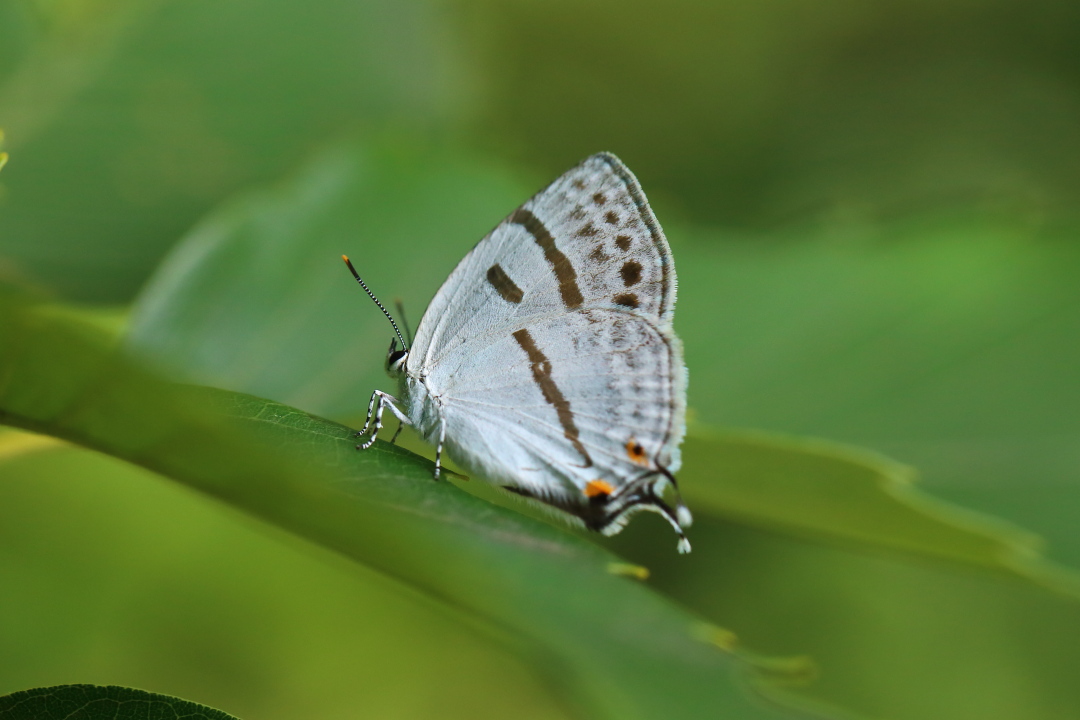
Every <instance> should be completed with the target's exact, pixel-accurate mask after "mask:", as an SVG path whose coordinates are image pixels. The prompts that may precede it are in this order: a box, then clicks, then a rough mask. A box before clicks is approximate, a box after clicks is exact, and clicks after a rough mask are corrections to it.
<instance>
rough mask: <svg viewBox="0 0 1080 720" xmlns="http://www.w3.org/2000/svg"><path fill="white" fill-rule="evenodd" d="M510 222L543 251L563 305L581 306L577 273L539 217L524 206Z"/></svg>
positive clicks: (515, 213) (571, 307)
mask: <svg viewBox="0 0 1080 720" xmlns="http://www.w3.org/2000/svg"><path fill="white" fill-rule="evenodd" d="M510 222H512V223H517V224H518V225H521V226H522V227H524V228H525V229H526V230H528V231H529V233H530V234H531V235H532V236H533V239H534V240H536V244H537V245H539V246H540V248H541V249H542V250H543V251H544V257H545V258H546V259H547V261H548V262H549V263H551V269H552V270H554V271H555V277H556V279H558V281H559V294H560V295H562V301H563V305H566V307H567V308H568V309H570V310H573V309H574V308H578V307H581V303H582V302H584V299H583V298H582V297H581V289H580V288H579V287H578V284H577V273H576V272H574V266H573V265H571V264H570V259H569V258H568V257H566V256H565V255H563V253H562V250H560V249H559V248H557V247H555V238H553V237H551V233H550V232H548V229H547V228H546V227H544V223H542V222H540V218H538V217H536V216H535V215H533V214H532V213H531V212H529V211H528V210H526V209H524V208H518V209H517V210H515V211H514V214H513V215H511V216H510Z"/></svg>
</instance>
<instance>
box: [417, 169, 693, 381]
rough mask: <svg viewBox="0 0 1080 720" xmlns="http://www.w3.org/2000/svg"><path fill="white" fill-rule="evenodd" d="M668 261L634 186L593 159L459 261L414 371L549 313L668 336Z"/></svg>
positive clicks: (432, 309) (621, 172) (421, 340)
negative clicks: (603, 319)
mask: <svg viewBox="0 0 1080 720" xmlns="http://www.w3.org/2000/svg"><path fill="white" fill-rule="evenodd" d="M674 303H675V272H674V266H673V265H672V262H671V251H670V249H669V248H668V245H667V241H666V240H665V239H664V236H663V233H662V232H661V230H660V227H659V225H658V224H657V222H656V219H655V218H654V217H653V214H652V211H651V210H650V209H649V206H648V203H647V202H646V200H645V196H644V194H643V193H642V191H641V188H640V187H639V186H638V184H637V180H635V179H634V176H633V175H632V174H631V173H630V171H629V170H627V169H626V167H625V166H624V165H623V164H622V163H621V162H619V160H618V159H617V158H615V157H614V156H612V155H608V154H605V153H602V154H598V155H594V156H592V157H590V158H588V159H587V160H585V161H584V162H583V163H581V164H580V165H578V166H577V167H576V168H574V169H572V170H570V171H569V172H567V173H566V174H564V175H562V176H561V177H559V178H558V179H557V180H555V182H553V183H552V184H551V185H549V186H548V187H547V188H545V189H544V190H542V191H541V192H539V193H537V194H536V195H535V196H534V197H533V198H531V199H530V200H529V201H528V202H526V203H525V204H524V205H522V206H521V207H520V208H518V209H517V210H515V211H514V212H513V213H511V214H510V216H509V217H507V218H506V219H505V220H504V221H503V222H501V223H500V224H499V225H498V227H496V228H495V229H494V230H493V231H492V232H491V233H490V234H488V236H487V237H485V238H484V239H483V240H481V241H480V243H479V244H477V246H476V247H475V248H473V250H472V251H471V252H470V253H469V254H468V255H466V256H465V258H464V259H463V260H462V261H461V262H460V263H459V264H458V266H457V268H455V270H454V272H453V273H452V274H451V275H450V277H449V278H448V279H447V281H446V282H445V283H444V284H443V287H442V288H441V289H440V290H439V292H438V293H437V294H436V296H435V298H434V299H433V300H432V302H431V305H430V306H429V307H428V310H427V312H426V313H425V314H424V318H423V320H422V321H421V323H420V327H419V328H418V329H417V334H416V340H415V344H414V356H415V357H414V360H413V362H422V363H423V364H424V365H425V366H434V365H437V364H438V363H440V362H441V361H442V359H443V355H444V354H445V353H447V352H448V351H456V350H457V349H458V348H460V347H461V346H462V345H464V344H466V343H468V342H469V341H470V340H472V339H474V338H478V337H481V336H483V335H485V334H487V333H488V332H491V331H493V330H494V329H496V328H499V327H501V326H503V325H505V324H508V323H509V324H513V323H514V322H518V321H520V320H522V319H525V318H529V317H535V316H538V315H543V314H548V313H564V312H567V311H573V310H578V309H583V308H594V307H603V308H615V309H619V310H623V311H627V312H632V313H634V314H639V315H642V316H644V317H649V318H652V319H653V320H655V321H657V322H658V323H659V325H660V326H661V327H664V328H667V327H669V326H670V322H671V314H672V311H673V309H674Z"/></svg>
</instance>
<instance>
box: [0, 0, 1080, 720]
mask: <svg viewBox="0 0 1080 720" xmlns="http://www.w3.org/2000/svg"><path fill="white" fill-rule="evenodd" d="M226 5H227V6H219V5H212V6H211V5H203V4H198V3H196V4H191V3H184V2H177V1H176V0H160V1H159V2H152V3H146V2H131V1H130V0H91V1H89V2H86V1H84V0H75V1H64V0H61V1H60V2H37V1H30V0H28V1H26V2H11V3H0V127H2V128H3V130H5V131H6V135H4V136H3V138H4V140H5V145H4V147H3V148H0V149H3V150H5V151H8V152H9V153H10V155H11V159H10V162H9V163H7V165H6V166H4V167H3V169H2V172H0V283H2V287H3V288H4V289H3V290H2V292H3V293H4V296H3V300H2V302H0V422H2V423H4V424H6V425H10V426H14V427H18V428H23V429H25V430H14V429H5V430H0V576H2V578H3V586H4V591H3V593H0V646H2V647H3V648H4V652H3V653H0V692H14V691H16V690H19V689H21V688H26V687H40V686H50V685H59V684H62V683H68V682H94V683H98V684H99V685H125V686H131V687H153V688H155V689H161V690H164V691H167V692H170V693H174V694H177V695H180V696H184V697H192V698H197V699H199V700H200V701H205V702H208V703H210V704H212V705H215V706H219V707H228V708H230V709H231V710H233V711H235V712H237V713H238V714H239V715H241V716H243V717H252V718H254V717H260V718H292V717H320V718H339V717H340V718H354V717H368V716H370V717H390V716H393V717H402V718H413V717H440V718H444V719H445V720H451V719H453V718H470V719H471V718H476V717H521V718H528V719H529V720H532V719H535V720H551V719H554V718H566V717H582V716H589V717H620V718H622V717H658V718H669V717H680V716H684V717H695V718H696V717H708V716H714V715H723V716H725V717H738V718H755V717H764V716H770V717H772V716H778V715H791V714H793V713H794V714H797V715H799V716H802V715H804V714H806V713H807V712H809V713H811V714H815V715H820V716H828V717H873V718H881V720H907V719H909V718H910V719H912V720H916V719H917V720H922V718H927V717H949V718H957V719H959V720H964V719H966V718H972V719H974V718H978V720H999V719H1000V720H1012V719H1013V718H1023V719H1024V720H1029V719H1034V720H1040V719H1041V718H1047V719H1048V720H1049V719H1051V718H1059V717H1072V716H1074V715H1075V714H1076V708H1077V707H1080V695H1078V691H1077V688H1076V683H1075V677H1074V676H1075V672H1074V668H1075V667H1076V665H1077V661H1078V658H1077V652H1078V651H1077V649H1076V648H1075V647H1074V646H1075V643H1074V642H1072V639H1073V638H1075V637H1076V635H1077V633H1078V632H1080V605H1078V603H1080V588H1078V580H1077V574H1076V568H1078V567H1080V535H1078V534H1077V533H1076V532H1075V526H1076V518H1077V512H1076V508H1078V507H1080V482H1078V479H1080V472H1078V470H1080V458H1078V456H1077V453H1076V447H1080V445H1078V443H1077V441H1078V439H1080V425H1078V418H1080V416H1078V415H1077V413H1076V412H1075V407H1076V406H1077V404H1078V402H1080V383H1078V382H1077V379H1078V375H1077V373H1076V369H1075V358H1076V357H1077V352H1078V350H1080V347H1078V345H1077V343H1078V342H1080V341H1078V340H1077V338H1080V333H1077V328H1078V327H1080V283H1077V282H1076V278H1077V277H1078V275H1080V254H1078V253H1077V250H1076V243H1075V235H1076V230H1077V224H1076V219H1075V208H1074V207H1073V205H1074V203H1073V201H1072V198H1073V197H1074V196H1075V194H1076V193H1075V190H1076V188H1077V187H1080V181H1078V177H1080V176H1078V175H1077V173H1076V167H1077V166H1076V164H1075V162H1072V161H1071V158H1073V157H1074V156H1075V155H1076V152H1075V149H1076V148H1077V146H1078V144H1080V135H1078V134H1077V132H1076V123H1075V122H1074V119H1075V116H1076V107H1077V97H1080V95H1078V94H1077V91H1076V87H1077V86H1078V78H1080V65H1078V64H1077V62H1076V54H1075V53H1070V52H1069V51H1068V50H1067V49H1068V48H1071V47H1073V46H1074V45H1075V44H1076V37H1075V33H1076V30H1075V29H1076V28H1077V27H1080V25H1077V23H1076V22H1074V21H1075V19H1076V17H1075V16H1076V12H1077V11H1076V9H1075V6H1074V5H1071V4H1069V3H1063V2H1058V1H1057V0H1038V2H1035V3H1033V4H1027V5H1025V6H1023V8H1020V7H1019V6H1015V7H1014V6H1012V5H1010V4H1008V3H988V4H983V5H979V6H976V5H975V4H972V3H967V2H945V3H906V4H904V3H900V4H897V3H882V4H876V5H864V6H858V5H854V4H851V3H843V2H833V3H825V4H824V5H817V6H813V7H811V6H806V7H802V6H799V7H796V5H793V4H791V3H783V2H764V3H762V2H756V3H755V2H744V3H738V2H736V3H727V4H723V5H716V6H711V5H707V4H701V3H687V2H681V3H680V2H676V3H674V4H670V5H664V4H655V3H642V2H630V3H629V4H627V3H621V4H616V3H612V2H607V1H605V0H590V2H586V3H559V2H552V3H530V2H501V3H490V2H483V1H480V2H475V1H473V2H467V3H466V2H452V3H449V4H446V3H443V4H432V5H429V4H428V3H425V2H423V1H422V0H417V1H416V2H412V1H411V0H410V1H409V2H389V1H387V0H362V1H361V2H340V1H339V0H325V1H322V2H317V3H315V4H313V5H312V4H308V5H304V6H299V5H295V4H290V3H286V2H281V1H279V0H268V1H267V0H258V1H257V2H256V1H255V0H239V1H238V2H232V3H228V4H226ZM343 138H344V139H345V141H343ZM478 148H483V150H484V154H481V153H478V152H477V149H478ZM597 150H613V151H615V152H617V153H618V154H620V155H621V156H622V157H623V159H624V160H626V161H627V162H628V163H629V165H630V167H632V168H633V169H634V171H635V172H636V173H637V174H638V175H639V177H640V178H641V180H642V182H643V185H644V187H645V189H646V191H647V192H648V193H649V196H650V198H652V200H653V202H654V207H655V208H656V210H657V214H658V216H659V217H660V219H661V221H662V222H663V224H664V227H665V228H666V230H667V232H668V235H669V237H670V239H671V241H672V246H673V249H674V256H675V261H676V264H677V267H678V272H679V279H680V285H679V304H678V312H677V318H676V325H677V329H678V331H679V333H680V335H681V336H682V337H683V339H684V341H685V345H686V357H687V363H688V366H689V369H690V406H691V410H692V413H691V414H692V417H693V418H695V420H696V421H695V422H692V423H691V426H692V431H691V435H690V437H689V438H688V440H687V442H686V445H685V448H684V455H685V465H684V468H683V470H682V471H681V473H680V483H681V485H682V487H683V489H684V493H685V495H686V497H687V499H688V502H689V504H690V506H691V508H692V509H693V511H694V514H695V518H696V523H695V525H694V527H693V528H692V529H691V532H690V539H691V541H692V543H693V545H694V552H693V553H692V554H691V555H690V556H689V557H676V556H675V554H674V552H673V539H672V537H671V534H670V529H669V528H667V527H666V526H665V525H664V524H663V523H662V522H661V521H660V520H659V519H658V518H655V517H651V516H646V517H641V518H636V519H635V520H634V522H633V523H631V525H630V526H629V527H628V528H627V529H626V530H625V531H624V532H623V533H622V534H621V535H619V536H618V537H616V538H611V539H603V538H598V537H596V536H592V535H588V534H586V533H581V532H576V531H572V530H568V529H567V528H565V527H562V526H561V525H560V524H558V523H553V521H552V520H551V519H550V518H548V517H540V516H538V515H537V514H536V513H535V512H533V511H532V510H530V509H529V508H527V507H523V506H522V505H521V503H519V502H518V501H517V500H516V499H515V498H513V497H507V495H506V494H505V493H500V492H497V491H495V490H493V489H491V488H489V487H487V486H486V485H484V484H483V483H482V482H480V481H478V480H477V479H473V480H465V479H463V478H461V477H456V478H451V481H450V482H449V483H440V484H435V483H432V482H431V480H430V476H429V474H430V462H429V461H428V460H425V459H424V457H421V456H422V455H428V456H430V449H428V448H426V447H425V446H424V445H423V444H422V443H421V442H419V441H418V440H417V439H416V438H415V437H411V436H409V434H408V433H406V434H405V436H404V437H403V438H402V443H401V444H402V445H403V446H405V447H406V448H410V449H412V450H415V451H417V452H418V453H419V455H417V454H413V453H411V452H409V451H407V450H405V449H403V448H392V447H389V446H387V445H385V444H383V443H379V444H376V446H375V447H374V448H373V449H372V450H370V451H369V452H367V453H357V452H356V451H355V450H354V449H353V447H352V442H351V440H350V439H349V431H348V429H347V428H346V427H345V424H351V425H355V424H356V423H357V421H358V420H360V419H362V415H363V411H364V409H365V407H366V401H367V397H368V394H369V393H370V391H371V390H372V389H373V388H378V387H381V388H383V389H387V381H386V378H385V377H384V376H383V373H382V371H381V369H382V362H383V358H384V353H385V346H386V342H387V341H388V340H389V335H390V331H389V328H388V326H387V325H386V323H385V320H384V319H383V318H382V317H381V315H379V314H378V313H377V312H376V311H375V310H374V309H373V308H372V307H371V305H370V303H369V302H368V301H367V300H366V298H365V297H364V296H363V295H362V294H361V293H360V292H359V291H358V290H357V288H356V287H355V284H354V283H352V281H351V279H350V277H349V276H348V274H347V272H346V271H345V269H344V268H343V267H342V266H341V263H340V260H339V259H338V258H339V256H340V255H341V254H342V253H348V254H349V255H350V256H351V257H352V258H353V260H354V261H355V262H356V263H357V265H358V267H359V268H360V270H361V272H362V273H363V274H364V276H365V278H366V279H367V280H368V281H369V282H370V284H371V285H372V286H373V288H374V289H375V290H376V292H378V293H379V294H380V295H381V296H382V297H383V299H384V300H387V301H392V300H393V299H394V298H395V296H398V297H400V298H401V299H403V300H404V302H405V304H406V306H407V308H408V311H409V319H410V320H411V322H412V324H413V325H415V323H416V321H417V320H418V319H419V317H420V315H421V312H422V310H423V308H424V305H425V302H426V301H427V300H428V298H430V296H431V294H432V293H433V292H434V291H435V290H436V288H437V287H438V286H439V284H440V283H441V282H442V280H443V279H444V278H445V277H446V275H447V273H448V272H449V271H450V269H451V268H452V267H453V265H454V263H456V262H457V261H458V259H459V258H460V257H461V256H462V255H463V254H464V253H465V252H466V251H467V250H468V248H470V247H471V246H472V245H473V244H474V243H475V242H476V241H477V240H478V239H479V238H480V237H482V236H483V234H484V233H485V232H486V231H487V230H488V229H490V228H491V227H492V226H493V225H494V224H495V223H496V222H497V221H498V220H499V219H500V218H502V217H504V216H505V215H506V214H507V213H508V212H509V211H510V210H511V209H512V208H513V207H514V206H516V205H517V204H518V203H520V202H521V201H522V200H524V199H525V198H526V197H527V196H528V195H529V194H530V193H531V192H533V191H534V190H535V189H536V188H538V187H539V186H540V185H541V183H542V182H544V181H545V180H546V179H548V178H549V177H551V176H552V175H554V174H555V173H558V172H560V171H562V170H563V169H565V167H567V166H568V165H570V164H571V163H573V162H575V161H577V160H578V159H580V158H581V157H582V156H584V155H586V154H588V153H591V152H595V151H597ZM3 157H4V156H3V155H0V164H2V163H3V162H4V160H3ZM513 158H516V159H517V162H510V163H509V164H508V163H507V161H508V160H509V159H513ZM215 208H216V209H215ZM193 225H194V228H193V229H189V228H192V226H193ZM735 228H739V229H738V230H736V229H735ZM170 248H172V249H171V250H170ZM166 254H167V255H166ZM162 258H164V260H162ZM148 279H149V280H148ZM144 283H146V284H145V285H144ZM140 286H142V287H143V289H142V291H141V292H140V291H138V288H139V287H140ZM13 287H16V288H19V291H17V292H16V291H14V290H10V291H9V289H10V288H13ZM27 298H34V299H35V300H34V301H31V300H28V299H27ZM43 298H44V300H42V299H43ZM132 298H136V299H135V300H134V302H133V303H132V302H131V300H132ZM45 301H47V302H48V304H41V302H45ZM86 301H93V302H108V303H111V304H109V305H104V306H102V305H98V306H94V307H90V308H87V307H82V306H77V305H73V304H71V303H73V302H86ZM129 320H130V321H129ZM177 381H179V382H184V383H192V384H194V385H197V386H203V387H194V386H192V385H177V384H175V383H176V382H177ZM207 386H209V387H213V388H219V389H217V390H211V389H208V387H207ZM339 423H343V424H339ZM710 427H725V428H735V427H739V428H762V429H768V432H764V431H761V430H746V429H739V430H736V429H728V430H723V431H719V430H711V429H709V428H710ZM26 430H29V431H32V432H27V431H26ZM812 437H821V438H830V440H831V442H826V441H822V440H813V439H809V438H812ZM60 439H63V440H60ZM65 441H69V442H65ZM72 443H74V444H72ZM839 443H847V444H846V445H841V444H839ZM855 446H860V447H855ZM862 447H865V448H873V450H864V449H861V448H862ZM878 453H888V454H889V455H890V456H893V457H896V458H898V459H899V460H901V461H902V463H903V464H902V463H900V462H896V461H893V460H890V459H888V458H885V457H883V456H882V455H880V454H878ZM915 468H917V472H916V470H915ZM917 476H918V477H924V478H925V481H924V482H925V485H923V486H920V485H919V484H918V483H916V479H917ZM1044 547H1045V552H1046V553H1047V556H1048V557H1047V556H1044V555H1043V552H1044ZM1048 558H1052V560H1051V559H1048ZM646 576H648V577H647V579H645V578H646ZM762 696H765V697H767V698H768V702H766V703H763V702H761V699H762Z"/></svg>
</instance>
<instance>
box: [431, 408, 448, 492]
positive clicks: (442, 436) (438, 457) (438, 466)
mask: <svg viewBox="0 0 1080 720" xmlns="http://www.w3.org/2000/svg"><path fill="white" fill-rule="evenodd" d="M445 440H446V420H445V419H443V420H441V421H440V423H439V444H438V445H436V446H435V475H434V477H433V478H432V479H434V480H438V479H439V473H440V472H442V446H443V442H444V441H445Z"/></svg>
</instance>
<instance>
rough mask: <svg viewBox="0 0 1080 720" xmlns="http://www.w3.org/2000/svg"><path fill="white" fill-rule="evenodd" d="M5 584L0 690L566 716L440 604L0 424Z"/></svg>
mask: <svg viewBox="0 0 1080 720" xmlns="http://www.w3.org/2000/svg"><path fill="white" fill-rule="evenodd" d="M0 578H3V587H4V591H3V593H0V648H3V649H4V651H3V652H0V695H3V694H6V693H9V692H14V691H16V690H20V689H23V688H30V687H40V686H46V685H52V684H55V683H57V682H63V681H64V680H70V679H75V678H77V679H80V680H85V681H87V682H95V683H106V682H107V683H111V684H117V685H124V686H127V687H141V688H155V689H161V690H168V691H170V692H175V693H177V694H181V695H184V696H186V697H195V698H199V699H200V700H201V701H204V702H206V703H207V704H209V705H211V706H213V707H220V708H229V710H230V711H231V712H232V713H234V714H236V715H239V716H241V717H245V718H259V720H296V718H369V717H370V718H384V717H394V718H399V719H400V720H430V719H431V718H433V717H438V718H440V719H441V720H478V719H479V718H483V719H485V720H486V719H492V720H502V719H503V718H508V717H514V718H520V719H521V720H568V718H569V717H570V716H569V715H568V714H567V713H568V710H567V708H566V706H565V704H564V703H562V702H560V698H559V696H558V695H557V694H556V693H552V692H551V690H550V688H549V687H548V686H547V683H545V681H544V678H543V677H541V676H539V675H538V674H537V673H535V671H534V669H533V668H532V667H530V665H528V664H527V663H525V662H522V661H521V660H520V659H519V658H518V657H517V654H516V653H515V650H514V648H513V647H508V646H507V645H508V641H507V640H506V638H497V639H496V641H493V640H492V638H490V637H488V636H486V635H485V634H483V633H478V632H476V630H475V628H473V627H470V626H469V624H467V623H462V622H461V618H460V616H459V615H457V614H455V613H452V612H447V611H446V607H445V605H443V604H441V603H435V602H432V601H431V600H430V599H429V598H428V597H426V596H424V595H422V594H421V593H417V592H415V591H414V590H411V589H410V588H409V587H407V586H404V585H402V584H401V583H399V582H396V581H394V580H390V579H388V578H387V577H386V576H384V575H382V574H381V573H378V572H375V571H371V570H368V569H366V568H364V567H363V566H361V565H358V564H357V563H354V562H351V561H349V560H348V559H347V558H346V557H343V556H341V555H340V554H338V553H336V552H333V551H330V550H326V549H323V548H320V547H318V546H314V545H313V544H312V543H310V542H307V541H305V540H303V539H302V538H298V537H297V536H295V535H293V534H291V533H289V532H287V531H285V530H281V531H275V530H274V529H273V528H271V527H269V526H268V525H267V524H266V523H263V522H259V521H256V520H254V519H252V518H248V517H244V516H242V515H241V514H240V513H238V512H236V511H233V510H232V509H231V508H228V507H223V506H222V504H221V503H219V502H217V501H215V500H213V499H212V498H208V497H205V496H204V495H202V494H200V493H194V492H191V491H190V489H189V488H188V487H187V486H186V485H181V484H180V483H176V482H173V481H171V480H168V479H166V478H163V477H161V476H160V475H156V474H154V473H152V472H150V471H148V470H146V469H144V468H141V467H138V466H135V465H132V464H130V463H127V462H124V461H122V460H118V459H116V458H113V457H110V456H108V455H104V454H102V453H99V452H94V451H91V450H86V449H83V448H79V447H77V446H73V445H71V444H69V443H65V442H63V441H60V440H57V439H55V438H52V437H49V436H46V435H37V434H33V433H28V432H24V431H20V430H14V429H9V428H6V427H0ZM76 589H77V590H76Z"/></svg>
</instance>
